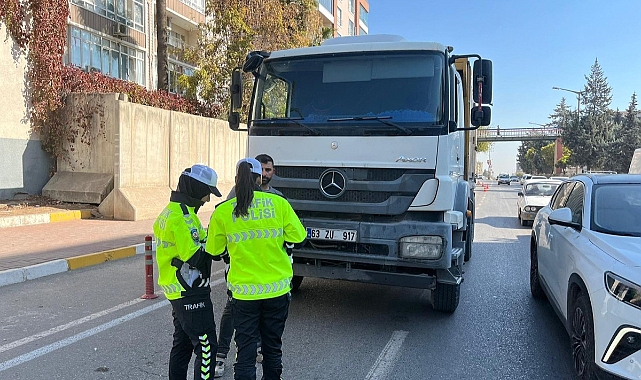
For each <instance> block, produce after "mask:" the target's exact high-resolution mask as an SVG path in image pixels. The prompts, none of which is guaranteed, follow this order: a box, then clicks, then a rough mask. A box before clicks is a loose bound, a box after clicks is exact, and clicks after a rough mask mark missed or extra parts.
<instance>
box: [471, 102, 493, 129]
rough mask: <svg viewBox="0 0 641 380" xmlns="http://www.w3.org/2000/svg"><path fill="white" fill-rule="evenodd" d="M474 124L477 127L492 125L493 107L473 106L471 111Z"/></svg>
mask: <svg viewBox="0 0 641 380" xmlns="http://www.w3.org/2000/svg"><path fill="white" fill-rule="evenodd" d="M471 116H472V117H471V119H472V125H473V126H475V127H485V126H488V125H490V120H492V108H490V107H489V106H482V107H481V109H479V107H478V106H476V107H473V108H472V111H471Z"/></svg>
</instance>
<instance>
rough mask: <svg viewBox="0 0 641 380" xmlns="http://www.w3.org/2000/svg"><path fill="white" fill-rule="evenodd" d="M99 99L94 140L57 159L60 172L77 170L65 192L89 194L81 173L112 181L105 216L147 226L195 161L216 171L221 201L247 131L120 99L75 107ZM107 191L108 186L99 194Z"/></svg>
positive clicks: (77, 98) (75, 100)
mask: <svg viewBox="0 0 641 380" xmlns="http://www.w3.org/2000/svg"><path fill="white" fill-rule="evenodd" d="M96 99H99V103H100V104H102V107H103V108H102V110H101V111H100V112H97V113H96V114H94V118H93V120H92V123H91V128H92V129H91V133H90V134H89V136H90V138H89V139H88V140H87V141H85V142H83V141H76V142H75V144H74V146H73V148H74V149H73V150H72V149H70V148H71V146H69V147H68V149H67V150H68V151H69V152H70V156H69V157H68V158H67V159H60V160H58V168H59V171H62V172H65V171H67V172H69V171H71V172H74V178H77V180H73V181H65V182H67V183H66V185H65V186H66V191H68V192H69V193H72V192H73V191H74V189H77V188H79V187H81V186H85V189H84V190H85V191H87V189H86V184H84V185H82V184H81V182H85V183H86V181H83V180H82V179H81V178H82V175H81V174H80V173H102V174H110V175H113V191H110V192H108V193H105V194H107V195H106V197H105V196H103V198H102V203H101V205H100V208H99V209H100V212H101V213H103V214H104V215H106V216H108V217H113V218H115V219H120V220H142V219H151V218H155V217H156V216H157V215H158V214H159V213H160V211H162V209H163V208H164V207H165V205H166V204H167V202H168V200H169V194H170V192H171V189H175V188H176V185H177V183H178V177H179V175H180V173H181V172H182V171H183V170H184V169H185V168H187V167H190V166H191V165H193V164H195V163H204V164H207V165H209V166H211V167H213V168H214V169H215V170H216V172H217V173H218V176H219V189H220V190H221V192H222V193H223V195H226V193H227V192H228V191H229V190H231V187H232V186H233V182H234V175H235V164H236V162H237V161H238V159H240V158H241V157H243V156H244V155H245V152H246V145H247V135H246V133H242V132H234V131H232V130H230V129H229V127H228V125H227V122H226V121H222V120H216V119H210V118H204V117H200V116H194V115H189V114H184V113H180V112H173V111H167V110H162V109H158V108H153V107H148V106H143V105H140V104H135V103H131V102H128V101H127V100H126V97H122V96H120V97H119V95H118V94H91V95H84V94H74V95H73V96H72V97H71V99H70V101H69V104H74V105H75V107H82V105H83V104H88V103H95V102H96ZM72 120H75V119H74V118H72ZM79 174H80V175H79ZM104 186H108V185H107V184H104V185H101V187H102V189H98V188H96V189H94V190H93V191H95V192H99V191H101V190H104ZM76 194H77V191H76ZM216 203H217V202H216V201H215V200H213V201H212V202H210V203H209V204H208V205H206V207H204V208H203V210H211V209H213V206H214V205H215V204H216Z"/></svg>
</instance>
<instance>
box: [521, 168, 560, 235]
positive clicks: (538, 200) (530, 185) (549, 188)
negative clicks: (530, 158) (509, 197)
mask: <svg viewBox="0 0 641 380" xmlns="http://www.w3.org/2000/svg"><path fill="white" fill-rule="evenodd" d="M560 183H561V181H554V180H549V179H548V180H542V179H531V180H529V181H527V183H526V184H525V185H523V189H522V190H521V191H519V193H518V196H519V197H518V199H517V201H516V205H517V208H518V213H517V217H518V218H519V222H520V223H521V225H522V226H526V225H527V224H528V223H530V222H532V221H534V217H535V216H536V213H537V212H539V210H540V209H541V208H543V206H545V205H547V204H548V203H550V198H552V195H553V194H554V192H555V191H556V189H557V187H559V184H560Z"/></svg>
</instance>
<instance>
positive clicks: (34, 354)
mask: <svg viewBox="0 0 641 380" xmlns="http://www.w3.org/2000/svg"><path fill="white" fill-rule="evenodd" d="M224 282H225V279H224V278H219V279H217V280H215V281H214V282H212V283H211V285H210V286H216V285H219V284H222V283H224ZM141 301H144V300H142V299H135V300H131V301H128V302H125V303H122V304H120V305H117V306H114V307H112V308H110V309H107V310H103V311H101V312H98V313H94V314H91V315H88V316H86V317H83V318H80V319H77V320H75V321H72V322H69V323H66V324H64V325H61V326H58V327H54V328H52V329H50V330H47V331H44V332H41V333H39V334H35V335H32V336H30V337H26V338H24V339H20V340H17V341H15V342H12V343H9V344H6V345H4V346H0V352H3V351H7V350H10V349H12V348H16V347H19V346H21V345H23V344H26V343H29V342H33V341H35V340H38V339H40V338H44V337H46V336H49V335H51V334H55V333H58V332H61V331H64V330H66V329H69V328H71V327H75V326H78V325H79V324H81V323H84V322H87V321H91V320H93V319H96V318H99V317H102V316H105V315H107V314H109V313H112V312H114V311H117V310H120V309H122V308H125V307H127V306H131V305H135V304H137V303H138V302H141ZM167 305H169V301H167V300H163V301H161V302H158V303H155V304H153V305H150V306H147V307H146V308H143V309H140V310H138V311H135V312H133V313H129V314H127V315H125V316H122V317H120V318H116V319H114V320H112V321H110V322H107V323H104V324H102V325H100V326H97V327H94V328H92V329H89V330H86V331H84V332H81V333H79V334H76V335H73V336H70V337H68V338H65V339H62V340H59V341H57V342H54V343H52V344H50V345H48V346H44V347H41V348H39V349H37V350H34V351H31V352H28V353H26V354H24V355H20V356H18V357H15V358H13V359H10V360H7V361H5V362H2V363H0V372H2V371H4V370H6V369H9V368H12V367H15V366H17V365H19V364H22V363H25V362H28V361H30V360H33V359H35V358H38V357H40V356H42V355H45V354H48V353H50V352H53V351H55V350H57V349H59V348H63V347H66V346H68V345H70V344H73V343H76V342H78V341H80V340H82V339H85V338H88V337H90V336H93V335H96V334H98V333H100V332H103V331H105V330H107V329H110V328H112V327H115V326H118V325H119V324H121V323H124V322H127V321H129V320H132V319H134V318H137V317H140V316H142V315H145V314H147V313H150V312H152V311H154V310H156V309H159V308H161V307H163V306H167Z"/></svg>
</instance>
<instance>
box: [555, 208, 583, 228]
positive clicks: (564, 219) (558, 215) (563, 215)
mask: <svg viewBox="0 0 641 380" xmlns="http://www.w3.org/2000/svg"><path fill="white" fill-rule="evenodd" d="M548 221H549V222H550V225H559V226H563V227H570V228H574V229H577V230H579V231H581V225H580V224H579V223H575V222H573V221H572V210H570V209H569V208H567V207H563V208H560V209H557V210H554V211H552V212H551V213H550V215H548Z"/></svg>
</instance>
